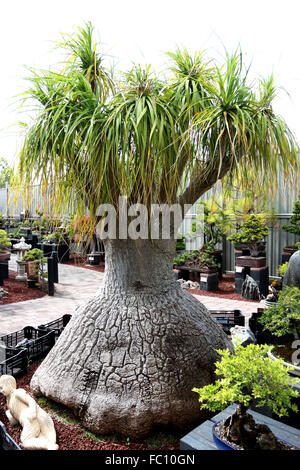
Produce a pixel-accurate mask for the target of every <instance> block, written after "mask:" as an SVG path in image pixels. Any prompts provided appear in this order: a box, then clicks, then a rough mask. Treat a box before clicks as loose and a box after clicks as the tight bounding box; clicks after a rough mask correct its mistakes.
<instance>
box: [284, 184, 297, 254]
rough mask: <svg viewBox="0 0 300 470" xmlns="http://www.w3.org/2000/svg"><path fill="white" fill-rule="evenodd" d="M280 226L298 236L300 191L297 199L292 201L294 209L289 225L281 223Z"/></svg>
mask: <svg viewBox="0 0 300 470" xmlns="http://www.w3.org/2000/svg"><path fill="white" fill-rule="evenodd" d="M282 228H283V230H285V231H286V232H289V233H293V234H294V235H298V236H300V192H299V195H298V201H295V203H294V210H293V215H292V216H291V218H290V225H283V226H282ZM295 248H296V246H295ZM298 249H299V248H298Z"/></svg>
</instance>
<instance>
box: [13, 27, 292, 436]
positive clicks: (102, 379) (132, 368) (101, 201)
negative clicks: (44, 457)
mask: <svg viewBox="0 0 300 470" xmlns="http://www.w3.org/2000/svg"><path fill="white" fill-rule="evenodd" d="M61 47H64V48H65V49H64V50H65V51H66V52H67V59H66V64H64V65H63V68H62V71H61V73H57V69H56V70H55V71H54V72H51V71H47V72H39V71H35V72H34V73H33V75H32V86H31V88H30V89H29V90H28V94H27V95H28V98H29V102H30V109H32V99H34V101H35V103H36V104H37V107H38V109H39V113H38V114H37V115H36V116H34V119H33V121H32V123H31V124H30V125H28V126H27V128H26V129H25V132H26V133H25V136H24V145H23V148H22V150H21V152H20V162H19V163H20V165H19V169H18V171H19V177H20V185H21V187H22V185H23V187H24V186H25V187H28V186H30V184H31V183H32V181H36V180H38V181H39V182H40V184H41V188H43V189H44V190H45V194H47V188H48V189H49V187H51V188H54V190H53V192H52V193H51V196H52V207H53V208H54V209H53V210H54V211H55V213H56V216H57V215H58V214H59V213H60V214H62V213H63V211H64V210H67V208H68V209H69V208H70V200H71V202H72V214H73V215H77V217H79V218H80V217H84V216H87V215H89V218H90V223H91V227H95V226H98V227H99V234H100V235H101V236H100V238H101V239H102V240H103V242H104V244H105V280H104V284H103V286H102V288H101V291H99V292H98V291H97V293H96V296H95V297H93V300H92V301H91V302H88V303H87V304H86V305H85V306H83V307H81V308H80V309H79V310H77V312H75V314H74V315H72V319H71V322H70V324H69V325H68V328H67V329H66V330H65V332H64V333H63V335H62V337H60V338H59V340H58V341H57V343H56V344H55V346H54V348H53V349H52V350H51V351H50V353H49V354H48V355H47V357H46V358H45V360H44V361H43V363H42V364H41V365H40V367H39V368H38V369H37V371H36V372H35V374H34V376H33V378H32V381H31V389H32V392H33V393H34V394H40V393H42V394H44V395H46V396H49V397H50V396H51V398H52V399H53V400H56V401H59V402H61V403H63V404H65V405H66V406H68V407H70V408H72V409H73V410H74V411H75V412H76V413H78V414H79V415H80V418H81V421H82V423H83V424H84V425H86V426H87V427H88V428H90V429H93V430H94V431H98V432H101V433H113V432H117V433H118V434H125V435H126V436H128V437H132V438H133V437H135V438H138V437H141V436H144V435H146V434H148V433H149V432H151V431H152V430H153V429H154V428H157V427H158V426H166V425H168V426H169V425H174V426H176V427H177V428H181V429H183V428H184V429H185V428H186V426H187V425H190V424H191V423H192V422H195V421H197V420H198V419H199V414H200V411H199V407H198V404H197V401H196V400H195V398H194V397H193V394H192V393H191V388H192V386H193V383H194V378H195V377H198V378H199V383H200V384H201V385H205V384H207V383H208V382H209V381H210V380H211V377H212V374H213V368H214V363H215V361H216V358H217V353H216V349H217V348H226V347H228V348H231V347H232V346H231V343H230V342H229V340H228V338H227V336H226V334H225V333H224V332H223V330H222V328H221V327H220V326H218V325H217V324H216V323H215V321H214V320H213V319H212V318H211V315H210V314H209V312H208V310H207V309H206V308H205V307H204V306H203V305H202V304H201V303H200V302H199V301H198V300H197V299H196V298H195V297H194V296H192V295H191V294H189V293H188V292H186V291H184V290H183V289H182V288H181V287H180V285H179V283H178V282H176V281H175V278H174V273H173V258H174V254H175V247H176V238H177V233H178V230H179V227H180V224H179V226H178V223H177V222H176V221H174V218H173V217H172V219H171V217H170V219H171V222H170V224H169V225H168V226H169V228H170V233H169V234H167V235H166V236H165V237H163V236H162V235H160V236H154V235H153V234H151V229H153V227H154V222H153V220H154V219H153V218H151V217H149V220H148V223H147V224H146V227H147V228H148V229H149V230H148V236H146V237H142V236H141V235H138V236H137V237H136V239H135V238H134V237H132V236H131V235H130V229H131V227H132V225H131V223H132V221H133V222H135V219H134V217H138V215H139V213H138V209H134V205H135V207H140V208H141V209H143V210H144V211H145V210H146V211H147V213H148V214H150V215H151V213H152V210H153V207H154V205H158V206H159V207H160V208H161V209H170V208H172V207H174V205H175V207H176V208H178V209H179V210H180V212H181V214H182V218H183V217H184V216H185V214H186V213H187V212H188V210H189V209H190V205H191V204H194V203H196V202H197V201H198V200H199V199H200V198H201V196H202V195H203V194H204V193H206V191H208V190H209V189H210V188H211V187H212V186H213V185H214V184H215V183H216V182H217V181H218V180H220V179H222V178H223V177H224V176H225V175H226V174H231V175H233V174H234V173H235V171H236V169H237V167H238V166H244V167H245V168H249V167H253V168H256V172H257V173H258V172H260V171H264V172H265V174H267V175H268V176H266V177H268V178H271V177H272V178H273V177H274V180H275V179H276V175H277V174H278V173H279V170H281V172H282V174H283V175H284V176H285V177H286V178H287V177H288V175H289V174H290V175H292V173H293V172H295V171H298V170H296V169H297V168H298V164H299V163H298V144H297V142H296V141H295V138H294V136H293V134H292V132H291V131H290V130H289V128H288V126H287V125H286V123H285V122H284V121H283V120H282V119H281V118H280V116H278V115H276V114H275V113H274V111H273V108H272V101H273V98H274V96H275V95H276V88H275V87H274V81H273V78H272V77H271V78H270V79H269V80H267V81H263V80H261V81H260V82H258V84H257V88H255V87H254V86H252V85H250V84H249V83H248V77H247V71H246V69H245V67H244V66H243V62H242V54H241V53H240V52H239V51H238V52H236V53H234V54H233V55H231V56H230V55H228V56H227V57H226V59H225V63H224V64H221V65H219V64H218V63H216V61H215V62H213V61H211V60H209V59H207V58H205V56H204V53H200V52H197V53H195V54H194V55H193V56H191V55H190V54H189V53H188V51H187V50H185V49H183V50H177V51H175V52H172V53H169V54H168V55H167V58H168V60H169V64H170V67H169V70H170V74H167V76H166V77H162V76H161V77H158V76H156V75H155V74H154V73H153V72H152V70H151V67H150V66H145V67H142V66H140V65H134V66H133V67H132V68H131V69H130V70H129V71H127V72H126V73H122V74H119V75H118V74H117V72H116V73H115V75H114V76H113V75H112V74H111V73H110V71H109V70H108V68H106V67H105V57H103V56H102V55H101V54H100V53H99V51H98V50H97V45H96V44H95V41H94V38H93V28H92V26H91V25H90V24H87V25H86V26H85V27H84V28H80V29H79V32H78V33H76V34H74V35H73V36H65V37H64V38H63V40H62V42H61ZM251 83H252V80H251ZM266 134H267V135H268V138H266ZM103 205H105V206H104V207H103ZM124 206H125V213H126V214H127V215H128V211H129V209H134V210H135V215H132V213H131V215H129V218H128V219H126V221H125V223H124V224H123V223H122V221H123V222H124V218H123V215H122V214H123V213H124ZM128 207H129V209H128ZM127 209H128V210H127ZM105 212H109V214H113V216H114V217H112V218H113V220H114V221H116V223H115V228H116V230H115V231H114V230H112V231H111V232H110V231H109V230H107V233H105V230H106V226H107V225H108V223H107V217H106V215H105ZM52 215H55V214H52ZM182 218H181V219H182ZM98 222H99V224H98ZM102 223H103V226H102V225H101V224H102ZM160 228H161V226H160V227H159V229H160ZM91 232H92V231H91ZM159 232H160V233H161V232H162V230H159ZM124 233H125V236H124Z"/></svg>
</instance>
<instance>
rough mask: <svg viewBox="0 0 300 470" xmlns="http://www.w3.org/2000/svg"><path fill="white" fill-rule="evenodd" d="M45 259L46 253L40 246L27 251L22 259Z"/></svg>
mask: <svg viewBox="0 0 300 470" xmlns="http://www.w3.org/2000/svg"><path fill="white" fill-rule="evenodd" d="M42 260H43V261H45V260H46V258H44V253H43V252H42V250H39V249H38V248H33V249H32V250H29V251H27V253H26V254H25V255H24V256H23V259H22V261H42Z"/></svg>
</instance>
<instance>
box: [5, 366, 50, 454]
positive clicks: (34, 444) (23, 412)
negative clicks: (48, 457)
mask: <svg viewBox="0 0 300 470" xmlns="http://www.w3.org/2000/svg"><path fill="white" fill-rule="evenodd" d="M0 393H2V394H3V395H4V396H5V397H6V403H7V408H8V410H7V411H6V416H7V418H8V420H9V422H10V423H11V424H12V425H16V424H18V423H19V424H20V425H21V426H22V428H23V430H22V433H21V442H22V445H23V447H24V449H30V450H57V449H58V445H57V444H56V432H55V428H54V424H53V421H52V419H51V417H50V416H49V415H48V414H47V413H46V412H45V411H44V410H43V409H42V408H40V407H39V405H38V404H37V403H36V401H35V400H34V399H33V398H32V397H31V396H30V395H29V394H28V393H27V392H26V391H25V390H24V389H22V388H18V389H17V384H16V380H15V378H14V377H13V376H12V375H2V376H1V377H0Z"/></svg>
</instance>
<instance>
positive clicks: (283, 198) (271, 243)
mask: <svg viewBox="0 0 300 470" xmlns="http://www.w3.org/2000/svg"><path fill="white" fill-rule="evenodd" d="M298 191H299V186H298V185H297V184H295V187H293V188H290V189H289V190H285V189H284V186H283V183H282V184H281V185H280V187H279V188H278V191H277V193H276V196H274V197H273V198H272V200H270V207H273V208H274V209H275V211H276V213H277V226H275V227H274V228H271V230H270V235H269V236H268V237H267V262H268V266H269V269H270V275H271V276H276V275H277V268H278V265H279V264H281V253H282V249H283V247H284V246H288V245H292V244H294V243H295V242H296V241H299V238H298V237H296V236H295V235H292V234H289V233H287V232H285V231H283V230H281V229H280V226H282V225H283V224H286V223H288V222H289V219H290V216H291V214H292V211H293V205H294V201H295V200H296V199H297V194H298ZM211 194H212V191H209V192H207V193H206V194H205V196H204V197H203V200H206V199H209V198H210V197H211ZM13 200H14V193H13V191H10V190H9V189H8V188H5V189H0V214H3V215H10V216H19V215H20V213H21V212H22V211H23V210H25V209H27V208H29V209H30V212H31V214H33V215H34V214H35V213H36V211H37V210H39V209H42V210H44V211H45V212H48V213H51V195H49V197H48V198H46V197H41V195H40V188H39V186H38V185H34V186H32V187H31V190H30V194H29V197H28V198H26V197H25V198H22V196H21V197H19V198H18V200H17V202H14V203H13ZM46 208H47V209H46ZM45 209H46V210H45ZM195 219H196V204H194V205H193V206H192V208H191V210H190V211H189V213H188V214H187V216H186V217H185V219H184V221H183V223H182V225H181V227H180V229H179V232H180V233H181V234H182V235H184V236H185V237H186V249H187V250H188V251H191V250H194V249H199V248H201V246H202V245H203V235H201V234H200V235H199V236H197V237H191V235H192V223H193V221H195ZM223 258H224V266H225V269H226V271H234V250H233V246H232V244H231V243H230V242H228V241H227V240H226V239H224V241H223Z"/></svg>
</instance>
